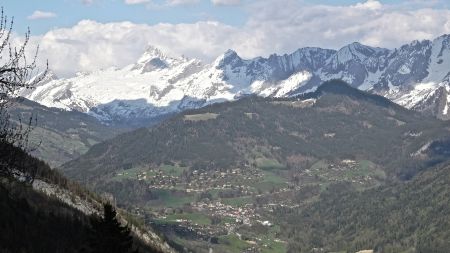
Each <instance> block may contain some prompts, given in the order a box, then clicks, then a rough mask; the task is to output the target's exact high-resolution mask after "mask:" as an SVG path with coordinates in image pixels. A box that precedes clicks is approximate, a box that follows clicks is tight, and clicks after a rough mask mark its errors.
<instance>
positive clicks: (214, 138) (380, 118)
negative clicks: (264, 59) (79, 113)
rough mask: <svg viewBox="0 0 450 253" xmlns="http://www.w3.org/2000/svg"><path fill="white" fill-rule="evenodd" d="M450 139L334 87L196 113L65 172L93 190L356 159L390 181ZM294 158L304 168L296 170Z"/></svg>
mask: <svg viewBox="0 0 450 253" xmlns="http://www.w3.org/2000/svg"><path fill="white" fill-rule="evenodd" d="M449 136H450V132H449V130H448V128H447V123H446V122H442V121H439V120H435V119H433V118H430V117H424V116H422V115H420V114H417V113H414V112H412V111H408V110H406V109H403V108H402V107H400V106H398V105H396V104H394V103H392V102H390V101H389V100H387V99H385V98H383V97H381V96H377V95H370V94H367V93H365V92H361V91H359V90H357V89H354V88H352V87H350V86H348V85H347V84H345V83H342V82H339V81H331V82H329V83H326V84H324V85H322V86H321V87H319V88H318V89H317V91H316V92H314V93H311V94H307V95H305V96H301V97H299V98H291V99H264V98H258V97H249V98H244V99H241V100H239V101H236V102H233V103H223V104H215V105H212V106H209V107H206V108H203V109H199V110H196V111H188V112H185V113H183V114H181V115H179V116H175V117H173V118H172V119H169V120H167V121H165V122H164V123H162V124H160V125H158V126H156V127H154V128H151V129H146V128H143V129H139V130H136V131H133V132H130V133H126V134H122V135H119V136H118V137H116V138H113V139H111V140H108V141H106V142H103V143H100V144H97V145H94V146H93V147H92V148H91V149H90V150H89V151H88V152H87V153H86V154H85V155H83V156H81V157H80V158H78V159H75V160H73V161H71V162H69V163H66V164H65V165H64V166H63V170H64V171H65V173H66V174H67V175H69V176H70V177H72V178H75V179H78V180H81V179H83V180H89V181H90V182H91V180H94V181H95V180H96V179H99V178H98V176H101V177H106V178H107V177H110V176H111V177H113V176H114V174H115V173H116V172H118V171H122V170H123V169H127V168H136V167H142V166H150V167H151V166H160V165H163V164H180V165H182V166H184V167H188V168H190V170H191V171H192V170H195V169H200V170H208V169H213V170H217V169H229V168H235V167H248V166H250V167H251V166H254V164H255V162H256V161H257V160H258V159H260V158H261V159H262V158H264V159H272V160H276V161H277V162H279V163H281V164H283V165H284V166H291V167H292V168H296V167H299V166H300V167H304V166H307V165H308V164H311V163H313V162H314V161H317V160H320V159H329V160H336V159H341V160H342V159H346V158H349V157H354V158H358V159H366V160H370V161H372V162H374V163H376V164H377V165H379V166H381V167H382V168H383V170H384V171H385V172H386V173H388V174H389V175H392V176H395V175H397V176H399V175H403V176H407V177H409V176H410V174H411V173H412V174H414V173H415V171H416V170H417V169H420V168H423V167H424V166H426V164H427V163H429V162H433V161H434V160H435V159H438V160H439V159H441V157H439V158H438V157H437V156H435V154H428V153H426V152H428V151H429V150H428V149H427V147H428V146H429V145H430V143H431V142H432V141H433V140H440V139H445V138H446V137H449ZM427 145H428V146H427ZM293 157H303V162H298V163H296V162H294V163H293V164H289V162H288V161H289V160H290V158H293ZM107 175H109V176H107Z"/></svg>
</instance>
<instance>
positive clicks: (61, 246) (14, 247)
mask: <svg viewBox="0 0 450 253" xmlns="http://www.w3.org/2000/svg"><path fill="white" fill-rule="evenodd" d="M0 151H1V152H2V154H3V156H2V157H1V158H0V160H2V161H1V162H2V164H4V161H3V159H5V158H7V157H5V154H9V155H12V156H13V157H15V158H16V160H17V164H20V166H24V167H25V168H24V170H35V172H36V177H35V179H34V182H33V183H32V185H28V184H24V183H20V182H19V180H9V181H8V180H7V179H5V178H0V199H1V201H0V208H1V210H2V215H1V216H0V224H1V226H0V251H1V252H85V251H83V249H86V248H87V247H89V244H90V241H91V240H92V238H91V233H92V227H91V225H92V222H93V221H94V220H95V219H96V216H92V215H100V213H101V212H102V211H101V201H102V200H101V199H100V198H99V197H98V196H97V195H95V194H93V193H91V192H89V191H87V190H86V189H84V188H83V187H81V186H79V185H78V184H76V183H73V182H71V181H70V180H67V179H66V178H65V177H63V176H62V175H61V174H59V173H58V172H57V171H55V170H52V169H50V168H49V167H48V165H47V164H45V163H44V162H42V161H40V160H37V159H36V158H33V157H32V156H30V155H29V154H27V153H25V152H24V151H22V150H20V149H18V148H15V147H12V146H11V145H9V144H4V143H0ZM2 169H5V168H2ZM124 217H125V215H121V216H119V219H121V221H123V223H126V224H128V226H130V227H131V228H132V231H133V240H134V245H135V246H139V247H140V251H139V252H148V253H156V252H173V250H171V249H170V247H168V246H167V244H165V242H164V241H163V240H162V239H160V238H159V237H158V236H156V235H155V234H154V233H153V232H152V231H146V232H143V231H142V228H137V227H135V226H134V225H133V224H132V223H130V222H129V221H128V220H129V219H128V218H127V219H125V218H124Z"/></svg>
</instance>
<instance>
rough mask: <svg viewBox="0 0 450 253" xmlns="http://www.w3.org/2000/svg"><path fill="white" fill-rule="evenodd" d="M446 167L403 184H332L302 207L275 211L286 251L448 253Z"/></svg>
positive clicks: (449, 180) (448, 168)
mask: <svg viewBox="0 0 450 253" xmlns="http://www.w3.org/2000/svg"><path fill="white" fill-rule="evenodd" d="M449 183H450V166H449V165H446V166H439V167H437V168H433V169H431V170H429V171H427V172H425V173H421V174H420V175H418V176H417V177H416V178H415V179H413V180H412V181H410V182H407V183H403V184H392V185H389V186H386V187H379V188H375V189H370V190H367V191H364V192H359V191H355V190H354V189H351V187H349V186H348V185H338V186H334V187H332V188H330V189H329V191H327V192H325V193H324V194H322V196H321V197H320V199H319V200H318V201H317V202H316V203H314V204H312V205H310V206H306V207H303V208H298V209H294V210H286V209H285V210H279V213H277V214H276V215H279V216H280V217H287V218H286V219H285V223H283V227H284V228H286V230H285V231H286V235H287V237H289V240H290V247H289V250H290V252H311V250H312V249H313V248H322V249H323V252H335V251H345V252H357V251H360V250H368V249H370V250H375V251H376V252H384V253H389V252H435V253H439V252H442V253H444V252H448V248H449V247H450V222H449V221H450V212H449V209H450V206H449V203H450V202H449V200H450V197H449V196H450V192H449V187H448V184H449Z"/></svg>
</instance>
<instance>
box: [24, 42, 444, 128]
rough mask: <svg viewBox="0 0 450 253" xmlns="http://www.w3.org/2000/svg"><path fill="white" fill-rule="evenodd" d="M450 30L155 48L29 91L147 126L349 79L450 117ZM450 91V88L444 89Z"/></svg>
mask: <svg viewBox="0 0 450 253" xmlns="http://www.w3.org/2000/svg"><path fill="white" fill-rule="evenodd" d="M449 69H450V35H443V36H441V37H438V38H436V39H435V40H433V41H428V40H425V41H421V42H419V41H414V42H412V43H410V44H407V45H404V46H401V47H400V48H397V49H394V50H388V49H382V48H373V47H369V46H365V45H362V44H359V43H352V44H350V45H347V46H345V47H343V48H341V49H339V50H337V51H336V50H328V49H321V48H301V49H299V50H297V51H295V52H293V53H292V54H285V55H271V56H270V57H268V58H262V57H257V58H254V59H249V60H245V59H242V58H241V57H239V55H237V53H236V52H234V51H232V50H228V51H227V52H225V53H224V54H223V55H221V56H219V57H218V58H217V59H216V60H215V61H214V62H213V63H211V64H203V63H202V62H200V61H198V60H196V59H187V58H184V57H179V58H177V57H170V56H167V55H165V54H164V53H162V52H161V51H160V50H158V49H155V48H153V47H150V48H148V49H147V51H146V52H145V53H144V54H143V56H142V57H141V58H140V59H139V60H138V61H137V62H136V63H135V64H132V65H130V66H127V67H125V68H122V69H116V68H110V69H107V70H100V71H95V72H93V73H80V74H79V75H78V76H76V77H72V78H68V79H65V78H62V79H59V78H57V77H56V76H55V75H54V74H50V75H49V76H47V77H46V78H45V80H44V81H43V82H41V83H40V85H39V86H38V87H37V88H36V89H35V90H31V91H25V92H24V94H23V95H24V96H25V97H27V98H28V99H31V100H33V101H36V102H39V103H41V104H43V105H46V106H49V107H58V108H62V109H66V110H77V111H81V112H85V113H89V114H90V115H92V116H95V117H96V118H98V119H100V120H101V121H103V122H107V123H114V124H123V123H125V122H128V124H130V122H131V123H133V124H134V125H143V124H144V123H148V122H150V121H151V120H152V119H153V118H157V117H160V116H162V115H167V114H171V113H175V112H179V111H183V110H186V109H192V108H198V107H202V106H205V105H208V104H211V103H214V102H221V101H228V100H234V99H235V98H238V97H241V96H243V95H246V94H257V95H262V96H274V97H286V96H290V95H293V94H297V93H303V92H306V91H311V90H314V89H315V88H316V87H317V86H318V85H320V84H321V83H322V82H323V81H327V80H331V79H342V80H344V81H346V82H348V83H349V84H351V86H353V87H358V88H360V89H362V90H369V91H371V92H372V93H376V94H380V95H383V96H385V97H387V98H389V99H391V100H392V101H394V102H396V103H399V104H400V105H402V106H405V107H407V108H410V109H415V110H418V111H425V112H427V113H431V114H432V115H435V116H438V117H440V118H442V119H447V118H448V117H449V116H448V114H447V110H446V108H447V107H448V105H447V104H448V102H447V100H448V99H447V95H442V93H445V94H447V93H448V91H447V90H449V77H450V75H449V74H450V72H449ZM444 90H445V92H444Z"/></svg>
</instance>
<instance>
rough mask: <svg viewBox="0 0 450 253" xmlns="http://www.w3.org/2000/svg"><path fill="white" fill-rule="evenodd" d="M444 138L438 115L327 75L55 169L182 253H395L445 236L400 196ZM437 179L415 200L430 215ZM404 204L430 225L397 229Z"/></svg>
mask: <svg viewBox="0 0 450 253" xmlns="http://www.w3.org/2000/svg"><path fill="white" fill-rule="evenodd" d="M449 143H450V128H449V123H448V122H445V121H440V120H438V119H435V118H433V117H427V116H424V115H422V114H420V113H417V112H413V111H410V110H407V109H405V108H403V107H401V106H399V105H397V104H395V103H392V102H391V101H389V100H387V99H385V98H383V97H381V96H376V95H371V94H368V93H365V92H362V91H359V90H357V89H354V88H352V87H350V86H349V85H347V84H345V83H343V82H341V81H331V82H327V83H325V84H323V85H322V86H320V87H319V88H318V89H317V90H316V91H315V92H313V93H308V94H305V95H302V96H298V97H295V98H286V99H270V98H261V97H254V96H250V97H246V98H242V99H241V100H239V101H236V102H229V103H221V104H214V105H211V106H208V107H205V108H202V109H198V110H193V111H187V112H185V113H183V114H181V115H177V116H174V117H173V118H171V119H169V120H167V121H165V122H163V123H161V124H159V125H158V126H155V127H153V128H142V129H139V130H136V131H133V132H129V133H125V134H122V135H119V136H117V137H116V138H113V139H111V140H108V141H106V142H103V143H99V144H97V145H94V146H93V147H92V148H91V149H90V150H89V151H88V152H87V153H86V154H85V155H83V156H81V157H80V158H78V159H75V160H73V161H70V162H68V163H66V164H64V165H63V166H62V170H63V172H64V173H66V175H68V176H69V177H70V178H73V179H76V180H78V181H80V182H82V183H85V184H87V185H89V186H90V187H92V188H93V189H96V190H98V191H101V192H107V193H110V194H112V195H114V196H115V197H116V198H117V200H118V203H119V204H120V205H122V206H127V207H128V208H130V209H131V210H133V211H134V212H136V213H137V214H139V215H140V216H142V217H146V218H149V219H148V220H149V223H152V225H153V226H154V227H155V228H157V229H160V230H161V231H163V232H164V234H166V235H167V236H168V237H169V238H170V240H171V241H172V242H174V243H176V244H177V245H179V248H180V249H181V250H183V249H186V248H187V250H185V252H189V250H191V251H194V252H208V251H209V248H212V249H214V250H215V251H217V252H242V251H245V250H260V251H262V252H285V251H286V250H289V249H290V251H291V252H297V251H302V252H311V250H313V249H314V248H316V251H317V250H318V251H317V252H321V251H320V249H321V248H323V249H324V252H329V251H340V250H346V251H347V252H354V251H356V250H361V249H374V248H377V249H378V248H379V247H381V246H382V247H386V248H385V249H386V252H397V251H396V250H399V249H401V250H403V249H405V250H408V249H411V247H416V246H417V247H418V244H417V245H416V244H415V243H416V242H417V243H419V241H418V239H417V238H419V237H420V238H421V239H420V240H421V241H420V242H421V243H422V242H423V240H429V241H430V240H441V239H439V238H445V236H446V234H445V233H444V234H439V233H441V232H442V231H444V232H445V229H446V228H448V226H447V225H446V223H442V222H440V221H441V220H443V219H445V218H446V217H447V216H446V214H444V213H437V214H435V216H433V215H434V213H432V212H431V211H430V210H433V209H423V208H424V207H426V206H420V205H419V204H418V203H421V202H415V201H414V199H415V198H416V197H414V196H415V195H420V194H421V193H420V192H419V191H416V192H415V191H411V189H413V188H414V185H415V186H417V187H422V185H423V184H421V183H420V182H421V181H417V182H416V181H413V183H409V182H408V181H409V180H412V179H414V178H416V177H418V178H420V177H422V174H421V173H424V172H425V173H427V172H426V171H427V170H428V169H430V168H433V166H436V165H439V164H441V163H445V162H446V161H448V158H449V151H448V150H449V148H448V147H449ZM430 173H431V172H430ZM423 175H428V174H423ZM443 179H445V178H443V177H436V180H443ZM414 180H416V179H414ZM408 185H412V186H411V187H410V186H408ZM442 185H443V184H441V183H439V182H438V181H437V183H436V187H433V190H437V191H436V192H426V193H425V192H424V193H423V194H424V196H428V197H429V199H428V200H427V201H437V203H434V202H432V203H430V202H426V201H424V202H423V203H428V205H429V206H432V207H433V208H437V209H438V210H442V209H443V207H442V204H443V203H444V201H443V200H445V197H444V198H441V197H440V196H441V195H439V194H440V193H439V190H438V189H439V187H441V186H442ZM408 187H410V188H408ZM366 190H368V191H367V192H365V191H366ZM385 191H386V196H390V197H387V199H385V198H384V196H385ZM397 191H398V192H397ZM400 192H403V193H401V195H400V196H397V195H396V194H400ZM360 195H361V196H360ZM430 196H432V197H430ZM397 197H399V199H397ZM435 197H436V198H435ZM391 198H392V199H393V200H392V202H390V200H391ZM372 201H374V202H372ZM438 203H439V204H438ZM372 205H374V207H372ZM402 206H405V208H408V209H401V208H400V207H402ZM415 208H418V210H422V211H419V212H423V213H424V214H423V215H424V216H423V217H427V219H430V220H420V219H417V220H416V221H415V223H411V224H412V225H411V226H412V227H405V226H404V225H401V222H402V221H404V220H403V219H398V217H397V216H400V215H401V214H402V213H405V212H406V213H407V212H411V216H410V217H408V218H411V217H414V215H415V212H414V211H409V210H410V209H411V210H414V209H415ZM421 208H422V209H421ZM225 210H226V211H225ZM336 210H338V211H336ZM383 210H387V212H389V215H384V211H383ZM325 211H326V212H325ZM371 211H373V212H374V213H371ZM340 213H342V217H340ZM390 215H392V216H390ZM381 216H382V217H381ZM377 217H381V218H382V219H383V220H381V221H380V222H378V221H379V220H378V218H377ZM405 218H406V216H405ZM340 219H344V220H343V221H342V223H345V224H341V222H340ZM352 219H355V222H352ZM297 220H298V222H297ZM337 221H339V223H336V222H337ZM375 223H376V224H375ZM358 224H360V225H358ZM383 224H386V225H383ZM424 224H436V226H437V224H439V226H442V227H439V228H438V227H436V230H434V227H423V226H425V225H424ZM431 226H433V225H431ZM304 227H308V228H309V229H308V230H306V231H305V230H304V229H303V228H304ZM391 227H395V229H392V230H391V231H392V233H388V232H386V231H385V229H390V228H391ZM405 229H406V230H405ZM439 229H440V230H439ZM230 231H232V232H230ZM430 231H436V234H431V235H430V234H429V233H431V232H430ZM439 231H441V232H439ZM422 232H423V233H428V235H429V236H428V235H423V236H422V235H421V233H422ZM438 232H439V233H438ZM435 235H436V237H435ZM388 236H389V237H388ZM339 238H340V239H342V240H339ZM367 238H370V239H367ZM392 238H394V239H392ZM422 239H423V240H422ZM388 240H392V243H390V242H389V241H388ZM211 242H215V243H211ZM391 244H392V245H391ZM394 244H395V245H394ZM397 244H401V245H400V246H399V245H397ZM411 245H413V246H411ZM414 245H415V246H414ZM435 245H441V244H435ZM422 246H423V247H425V244H421V247H422ZM364 247H366V248H364ZM427 247H428V246H427ZM437 247H441V246H437ZM383 249H384V248H383ZM380 252H384V251H380ZM413 252H414V251H413ZM417 252H420V251H417ZM423 252H427V251H423Z"/></svg>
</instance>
